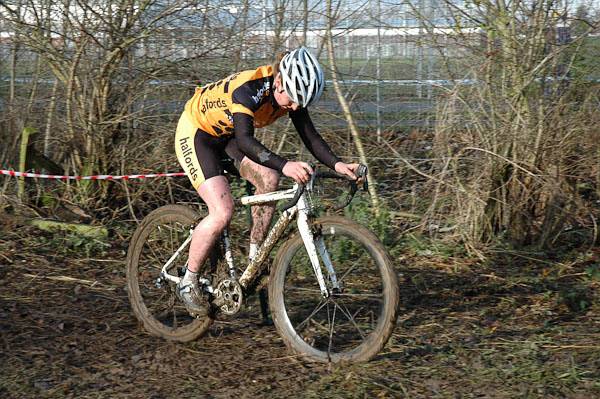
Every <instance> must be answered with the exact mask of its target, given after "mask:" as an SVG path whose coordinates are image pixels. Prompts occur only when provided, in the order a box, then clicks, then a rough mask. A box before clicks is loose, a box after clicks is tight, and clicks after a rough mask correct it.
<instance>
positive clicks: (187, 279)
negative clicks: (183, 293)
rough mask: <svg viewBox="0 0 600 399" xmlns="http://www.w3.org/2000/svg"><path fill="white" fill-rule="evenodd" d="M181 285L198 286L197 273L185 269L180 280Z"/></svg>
mask: <svg viewBox="0 0 600 399" xmlns="http://www.w3.org/2000/svg"><path fill="white" fill-rule="evenodd" d="M181 282H182V283H192V284H198V273H196V272H193V271H191V270H190V269H188V268H187V267H186V268H185V275H184V276H183V278H182V279H181Z"/></svg>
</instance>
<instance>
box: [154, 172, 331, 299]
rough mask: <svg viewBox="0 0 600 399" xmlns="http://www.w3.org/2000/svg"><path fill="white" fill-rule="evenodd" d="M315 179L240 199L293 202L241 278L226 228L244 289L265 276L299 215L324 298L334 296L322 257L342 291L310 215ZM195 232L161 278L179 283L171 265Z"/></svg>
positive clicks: (246, 202) (226, 249)
mask: <svg viewBox="0 0 600 399" xmlns="http://www.w3.org/2000/svg"><path fill="white" fill-rule="evenodd" d="M313 181H314V178H313V179H311V182H310V183H309V184H308V185H307V186H306V187H304V186H298V185H297V184H296V185H294V187H293V188H291V189H288V190H281V191H274V192H272V193H266V194H258V195H249V196H244V197H241V198H240V200H239V202H240V203H241V204H242V205H244V206H252V205H262V204H267V203H272V202H276V201H280V200H285V199H291V201H290V203H289V204H288V205H287V206H286V207H284V208H287V209H285V210H284V211H283V213H282V214H281V216H280V217H279V219H277V222H275V224H274V225H273V227H272V228H271V229H270V231H269V233H268V234H267V237H266V238H265V240H264V241H263V243H262V244H261V246H260V247H259V248H258V251H257V253H256V255H255V256H254V258H252V260H250V262H249V263H248V266H246V269H245V270H244V272H243V273H242V276H241V277H240V278H239V280H238V279H237V276H236V271H235V265H234V262H233V255H232V251H231V244H230V241H229V235H228V230H227V229H225V230H224V232H223V236H222V240H223V244H224V254H225V260H226V262H227V267H228V272H229V277H230V278H231V279H232V280H234V281H237V282H238V283H239V285H240V286H241V287H242V288H243V289H244V290H246V289H247V288H248V287H249V286H250V285H251V284H252V283H253V282H254V281H255V279H256V278H257V277H258V276H260V275H261V273H262V271H263V263H264V261H265V259H266V258H267V256H268V255H269V253H270V252H271V250H272V249H273V247H274V246H275V244H276V243H277V242H278V241H279V239H280V238H281V236H282V235H283V234H284V232H285V230H286V228H287V227H288V226H289V224H290V223H291V222H292V220H293V219H294V218H295V217H296V216H297V225H298V231H299V232H300V235H301V237H302V241H303V242H304V246H305V248H306V251H307V253H308V256H309V259H310V262H311V264H312V267H313V270H314V273H315V276H316V278H317V281H318V282H319V288H320V290H321V295H322V296H323V297H324V298H327V297H329V296H330V295H331V292H330V290H329V289H328V288H327V284H326V283H325V279H324V277H323V272H322V269H321V265H320V262H319V257H320V258H321V260H322V261H323V263H324V264H325V268H326V270H327V274H328V276H329V280H330V281H331V287H332V288H331V290H340V286H339V283H338V279H337V276H336V274H335V270H334V268H333V265H332V263H331V259H330V257H329V253H328V252H327V249H326V248H325V243H324V241H323V236H322V235H321V233H320V231H318V228H319V227H318V226H315V225H311V223H310V218H311V217H312V206H311V202H310V200H309V196H308V193H310V192H311V191H312V186H313ZM290 205H291V206H290ZM193 231H194V229H190V234H189V236H188V237H187V239H186V240H185V241H184V243H183V244H181V246H180V247H179V248H178V249H177V250H176V251H175V253H174V254H173V255H172V256H171V257H170V258H169V260H168V261H167V263H165V265H164V266H163V267H162V270H161V274H160V275H161V278H163V279H165V280H168V281H171V282H174V283H179V281H180V280H181V278H180V277H177V276H174V275H172V274H169V273H168V272H167V270H169V268H170V266H171V264H172V263H173V262H174V261H175V259H176V258H177V257H178V256H179V254H180V253H181V252H182V251H183V250H185V248H186V247H187V246H188V245H189V244H190V242H191V240H192V233H193ZM199 280H200V283H201V284H202V285H203V286H204V289H205V290H206V291H208V292H210V293H211V294H217V295H218V294H219V292H218V288H214V287H213V286H212V285H211V282H210V281H209V280H207V279H205V278H200V279H199Z"/></svg>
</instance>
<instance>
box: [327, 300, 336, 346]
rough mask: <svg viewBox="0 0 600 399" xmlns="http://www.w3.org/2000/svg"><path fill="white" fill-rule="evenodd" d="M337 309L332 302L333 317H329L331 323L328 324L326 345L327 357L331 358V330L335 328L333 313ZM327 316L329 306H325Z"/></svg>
mask: <svg viewBox="0 0 600 399" xmlns="http://www.w3.org/2000/svg"><path fill="white" fill-rule="evenodd" d="M336 309H337V305H336V304H335V302H333V316H332V317H331V322H330V323H329V344H328V345H327V355H328V356H329V357H331V342H332V341H333V329H334V327H335V313H336V312H335V311H336ZM327 315H328V316H329V304H327Z"/></svg>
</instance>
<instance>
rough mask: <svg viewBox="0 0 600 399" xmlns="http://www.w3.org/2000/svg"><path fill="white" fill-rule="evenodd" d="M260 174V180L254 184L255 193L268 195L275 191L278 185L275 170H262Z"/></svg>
mask: <svg viewBox="0 0 600 399" xmlns="http://www.w3.org/2000/svg"><path fill="white" fill-rule="evenodd" d="M261 172H262V173H261V174H260V178H259V179H256V181H255V182H254V183H255V185H256V190H257V193H259V194H262V193H269V192H271V191H275V190H277V186H278V185H279V173H278V172H277V171H276V170H273V169H269V168H264V169H263V170H262V171H261Z"/></svg>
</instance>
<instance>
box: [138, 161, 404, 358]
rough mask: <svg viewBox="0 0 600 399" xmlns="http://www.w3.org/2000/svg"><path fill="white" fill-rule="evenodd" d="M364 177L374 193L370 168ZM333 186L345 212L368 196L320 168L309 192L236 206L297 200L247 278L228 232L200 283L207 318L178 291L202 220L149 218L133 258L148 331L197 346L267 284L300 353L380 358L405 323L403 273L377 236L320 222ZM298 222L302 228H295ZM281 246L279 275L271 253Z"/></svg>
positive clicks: (190, 212)
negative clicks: (192, 310) (400, 310)
mask: <svg viewBox="0 0 600 399" xmlns="http://www.w3.org/2000/svg"><path fill="white" fill-rule="evenodd" d="M359 169H360V171H359V173H360V175H361V176H364V186H363V188H364V189H366V184H367V183H366V168H365V167H364V166H362V165H361V168H359ZM324 179H340V180H341V181H346V182H348V186H347V188H345V189H344V190H343V193H344V195H342V197H343V198H342V199H343V200H342V201H341V202H338V203H337V205H336V206H335V208H336V209H341V208H343V207H345V206H347V205H348V204H349V203H350V201H352V198H353V197H354V194H355V193H356V192H357V190H358V184H357V183H356V182H353V181H348V180H347V179H346V178H345V177H342V176H340V175H338V174H337V173H335V172H331V171H319V170H316V171H315V173H313V175H312V177H311V180H310V182H309V183H308V184H306V185H297V184H295V185H294V186H293V187H292V188H291V189H287V190H281V191H276V192H272V193H267V194H259V195H248V196H244V197H242V198H240V199H239V200H236V203H239V204H241V205H244V206H251V205H259V204H266V203H272V202H277V201H282V200H288V202H287V203H286V204H285V205H284V206H283V207H282V209H281V215H280V216H279V218H278V220H277V221H276V222H275V223H274V224H273V225H272V227H271V229H270V231H269V233H268V235H267V237H266V239H265V240H264V242H263V243H262V244H261V246H260V247H259V249H258V252H257V254H256V256H255V257H254V258H253V259H252V260H251V261H249V263H248V265H247V266H246V267H245V269H244V270H243V272H242V273H241V275H240V273H239V272H238V269H237V268H236V266H235V264H234V263H235V262H234V258H233V256H232V245H231V241H230V237H229V234H228V231H227V230H225V231H224V233H223V234H222V237H221V239H220V240H219V242H218V243H217V244H216V245H215V249H214V250H213V254H212V255H211V257H210V259H209V261H207V262H206V263H205V264H204V265H203V268H202V269H201V273H200V274H201V275H202V276H203V277H202V278H200V283H201V286H202V288H203V290H204V291H205V292H206V294H207V295H208V296H209V298H210V303H211V309H210V311H209V312H208V314H207V315H206V316H204V317H200V318H195V317H192V316H190V315H189V314H188V312H187V311H186V309H185V307H184V305H183V303H181V302H180V301H179V300H178V298H177V296H176V294H175V285H176V284H177V283H178V282H179V280H180V278H181V277H182V276H183V273H184V270H185V260H186V259H187V247H188V245H189V243H190V241H191V236H192V231H193V229H194V226H195V224H196V223H197V222H198V221H199V220H201V215H200V214H199V213H198V212H197V211H195V210H194V209H192V208H191V207H189V206H184V205H166V206H162V207H160V208H158V209H156V210H154V211H152V212H151V213H150V214H148V215H147V216H146V217H145V218H144V219H143V220H142V223H141V224H140V225H139V227H138V228H137V230H136V231H135V233H134V235H133V237H132V240H131V243H130V246H129V251H128V254H127V286H128V294H129V300H130V302H131V306H132V309H133V312H134V314H135V316H136V317H137V318H138V320H139V321H140V322H141V323H142V324H143V326H144V328H145V329H146V330H147V331H148V332H149V333H150V334H152V335H155V336H159V337H162V338H165V339H168V340H173V341H180V342H186V341H191V340H194V339H197V338H198V337H200V336H201V335H202V334H204V333H205V332H206V331H207V330H208V329H209V327H210V325H211V324H212V323H213V322H214V320H215V319H216V318H217V317H227V316H233V315H235V314H236V313H238V312H239V311H240V309H241V308H242V305H243V304H244V300H245V298H247V297H248V296H249V295H252V294H254V293H255V292H257V290H258V289H259V288H260V287H261V286H264V285H265V284H267V285H268V302H269V308H270V311H271V315H272V317H273V322H274V324H275V327H276V329H277V331H278V333H279V334H280V336H281V337H282V339H283V341H284V342H285V344H286V345H287V347H288V348H289V349H290V350H291V351H292V352H295V353H296V354H298V355H300V356H302V357H304V358H307V359H308V360H313V361H321V362H332V363H338V362H348V363H353V362H362V361H367V360H369V359H371V358H372V357H373V356H375V355H376V354H377V353H379V352H380V351H381V349H382V348H383V347H384V345H385V344H386V342H387V341H388V339H389V337H390V336H391V334H392V330H393V328H394V325H395V322H396V314H397V307H398V301H399V289H398V280H397V275H396V272H395V271H394V269H393V267H392V263H391V261H390V257H389V255H388V253H387V251H386V249H385V248H384V246H383V245H382V243H381V242H380V241H379V240H378V238H377V237H376V236H375V235H374V234H373V233H372V232H371V231H369V230H368V229H367V228H365V227H363V226H362V225H360V224H358V223H356V222H354V221H352V220H350V219H347V218H344V217H340V216H334V215H332V216H323V217H318V214H319V212H320V209H321V207H320V206H319V205H317V202H318V201H317V200H318V195H319V192H320V190H319V187H320V185H321V182H323V181H324ZM336 186H338V185H337V184H336ZM338 188H339V186H338ZM342 188H344V187H343V186H342ZM293 220H296V226H295V228H294V229H293V230H292V229H288V227H289V226H290V225H291V224H292V223H291V222H292V221H293ZM288 230H292V231H290V232H288ZM284 237H285V240H284V239H283V238H284ZM281 241H284V242H283V243H281V244H280V245H279V246H278V243H279V242H281ZM276 246H278V249H277V251H276V255H275V257H274V260H273V262H272V266H271V268H270V269H271V270H270V273H269V270H268V269H269V267H268V266H269V264H270V262H269V261H268V258H269V254H270V253H271V252H272V251H273V249H274V248H275V247H276Z"/></svg>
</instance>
